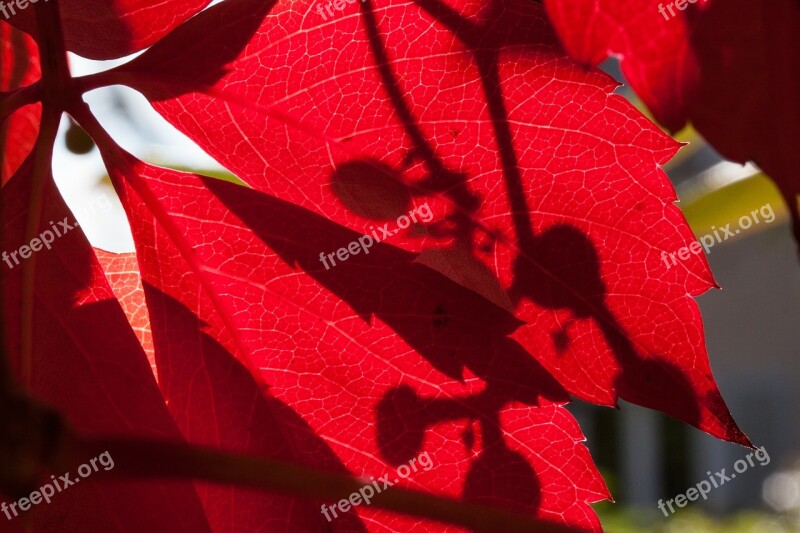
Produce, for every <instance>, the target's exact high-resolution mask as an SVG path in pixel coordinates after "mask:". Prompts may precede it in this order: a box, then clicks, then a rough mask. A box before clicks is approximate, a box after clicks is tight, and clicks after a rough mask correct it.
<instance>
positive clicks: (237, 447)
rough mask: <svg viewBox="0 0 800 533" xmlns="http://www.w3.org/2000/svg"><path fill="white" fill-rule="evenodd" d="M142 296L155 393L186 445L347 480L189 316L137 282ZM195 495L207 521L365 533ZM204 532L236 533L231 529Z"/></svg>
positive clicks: (245, 498)
mask: <svg viewBox="0 0 800 533" xmlns="http://www.w3.org/2000/svg"><path fill="white" fill-rule="evenodd" d="M144 290H145V297H146V298H147V301H148V308H149V309H150V312H151V323H152V327H153V340H154V343H155V347H156V350H155V356H156V365H157V368H158V375H159V386H160V387H161V390H162V392H163V394H164V397H165V398H167V399H168V406H169V408H170V410H171V411H172V412H173V413H174V414H175V415H176V421H177V423H178V426H179V428H180V429H181V431H182V432H183V434H184V437H185V438H186V439H187V441H188V442H190V443H192V444H200V445H209V446H214V447H217V448H221V449H224V450H226V451H232V452H237V453H245V454H249V455H254V456H259V457H265V458H270V459H278V460H283V461H287V462H292V463H295V464H300V465H303V466H309V467H313V468H317V469H320V470H325V471H330V472H336V473H342V474H349V472H348V470H347V468H345V466H344V465H343V464H342V463H341V462H340V461H339V460H338V458H337V457H336V455H335V454H334V452H333V451H332V450H331V449H330V447H329V446H328V445H327V444H326V443H325V442H324V441H323V440H322V439H321V438H320V437H319V436H317V435H316V433H315V432H314V430H313V429H312V428H311V427H310V426H308V424H306V422H305V421H304V420H303V419H302V418H301V417H300V416H299V415H298V414H297V413H296V412H295V411H294V410H293V409H292V408H291V407H289V406H288V405H286V404H285V403H283V402H282V401H280V400H278V399H277V398H275V397H274V396H272V395H271V394H270V392H269V390H265V389H264V387H263V386H262V385H260V384H259V383H257V382H256V380H255V379H254V378H253V376H252V375H251V373H250V371H249V370H248V369H247V368H246V367H245V366H244V365H243V364H242V363H241V362H239V361H238V360H237V359H236V357H235V356H234V355H233V354H231V353H230V352H229V351H228V350H227V349H226V348H225V347H223V346H222V345H220V344H219V343H218V342H217V341H216V340H214V338H212V337H211V336H210V335H208V334H207V333H205V329H206V325H205V324H204V323H203V322H202V321H201V320H200V319H198V317H197V315H195V314H194V313H193V312H192V311H190V310H189V309H188V308H186V307H185V306H184V305H183V304H182V303H180V302H179V301H177V300H175V299H174V298H172V297H171V296H169V295H167V294H165V293H164V292H162V291H160V290H159V289H158V288H156V287H154V286H152V285H150V284H147V283H145V284H144ZM187 344H188V345H187ZM209 413H213V415H212V416H209ZM198 493H199V494H200V496H201V498H203V500H204V502H205V505H206V507H207V508H206V513H207V515H208V516H209V518H210V520H214V519H217V520H219V519H220V518H221V517H223V518H222V519H223V520H224V519H225V518H228V519H232V520H235V519H236V517H242V518H249V517H250V516H252V515H257V516H261V517H262V518H263V519H264V520H265V523H267V521H270V520H273V521H274V520H278V519H280V520H286V521H287V523H290V524H292V527H293V528H297V529H300V530H303V531H319V532H323V531H347V532H350V531H364V532H366V531H367V528H366V526H365V525H364V524H363V523H362V522H361V520H360V519H359V518H358V515H357V514H356V513H343V514H342V515H341V516H340V517H339V518H338V519H337V520H336V521H335V522H333V523H328V522H327V521H326V520H325V519H324V518H323V516H322V514H320V508H319V502H313V501H309V500H304V499H302V498H297V497H292V496H285V495H278V494H265V493H262V492H260V491H251V490H244V489H237V488H236V487H226V486H215V485H206V484H198ZM234 494H236V497H235V498H234ZM345 496H346V495H342V497H345ZM287 513H288V515H287ZM211 525H212V529H217V528H227V527H232V529H234V530H236V529H237V527H236V526H235V523H234V525H233V526H231V524H230V523H227V522H226V523H217V524H214V523H213V522H212V523H211ZM239 527H243V524H240V526H239Z"/></svg>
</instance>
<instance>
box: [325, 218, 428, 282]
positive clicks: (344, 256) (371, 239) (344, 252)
mask: <svg viewBox="0 0 800 533" xmlns="http://www.w3.org/2000/svg"><path fill="white" fill-rule="evenodd" d="M417 215H419V216H420V219H421V220H422V222H430V221H431V220H432V219H433V211H431V208H430V207H429V206H428V204H427V203H425V204H422V205H420V206H418V207H417V208H415V209H412V210H411V211H409V212H408V216H406V215H400V216H399V217H397V221H396V224H397V227H398V228H400V229H406V228H407V227H408V226H410V225H411V222H414V223H417ZM370 230H372V235H362V236H361V237H359V238H358V240H355V241H353V242H351V243H350V244H348V245H347V247H345V248H339V249H338V250H336V251H335V252H331V253H329V254H326V253H325V252H320V254H319V261H320V263H322V264H323V265H324V266H325V270H330V269H331V267H335V266H336V260H335V259H334V257H336V259H338V260H339V262H340V263H342V262H344V261H347V260H348V259H349V258H350V256H351V255H358V254H359V253H361V252H364V254H366V255H368V254H369V249H370V248H372V246H373V245H375V244H376V243H379V242H381V241H382V240H383V239H385V238H389V237H391V236H392V235H395V234H396V233H397V232H398V231H399V230H397V229H395V230H391V231H390V230H389V223H388V222H387V223H386V224H384V225H383V227H381V228H377V229H374V228H373V227H372V226H370ZM378 231H380V232H381V235H380V236H378ZM328 261H330V265H329V264H328Z"/></svg>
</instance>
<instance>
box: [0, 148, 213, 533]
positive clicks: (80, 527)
mask: <svg viewBox="0 0 800 533" xmlns="http://www.w3.org/2000/svg"><path fill="white" fill-rule="evenodd" d="M31 163H32V158H29V159H28V160H27V161H26V162H25V163H24V164H23V166H22V167H21V169H20V170H19V172H18V173H17V174H16V175H15V176H14V177H13V178H12V179H11V181H9V183H8V184H7V185H6V186H5V187H3V189H2V202H3V212H2V216H3V220H2V232H3V237H4V246H6V251H7V252H8V253H9V254H11V253H12V252H16V250H17V249H18V247H20V246H22V245H23V244H30V243H29V242H25V237H24V236H25V234H26V226H27V222H28V218H29V215H28V210H29V205H30V204H31V196H30V194H31V193H30V189H31V167H32V164H31ZM65 220H66V223H67V224H68V225H70V226H71V225H72V224H74V223H75V219H74V217H73V216H72V214H71V213H70V211H69V209H68V208H67V207H66V206H65V204H64V203H63V201H62V199H61V197H60V195H59V193H58V191H57V189H56V188H55V185H54V184H53V182H52V180H51V179H48V181H47V184H46V187H45V190H44V208H43V211H42V213H41V217H39V219H38V220H36V228H37V230H36V232H35V235H39V234H40V233H41V232H44V231H47V230H50V231H52V226H53V225H55V226H56V227H57V228H62V226H61V225H60V224H59V222H62V221H65ZM8 257H10V256H8ZM15 257H16V258H17V259H19V258H20V256H19V254H17V255H16V256H15ZM34 260H35V278H34V282H33V300H34V301H33V306H32V308H33V316H32V319H33V328H32V332H31V339H30V342H31V354H30V358H26V357H24V353H23V351H22V350H23V345H24V344H25V343H24V342H23V338H22V335H23V331H22V329H21V328H22V326H21V318H20V316H21V313H22V309H23V305H22V298H23V295H24V294H25V292H24V289H23V283H24V282H23V279H24V275H23V269H24V268H26V267H27V268H31V267H32V266H33V265H32V262H33V261H34ZM9 262H10V263H11V264H12V265H13V268H9V266H8V264H6V263H5V262H4V263H0V283H1V284H2V293H3V295H4V301H3V331H4V335H5V337H6V341H7V346H6V350H5V352H6V353H7V354H8V355H9V358H10V362H11V364H12V367H13V369H14V371H15V377H16V378H17V379H18V380H19V381H20V382H21V384H22V385H23V386H25V388H26V390H27V391H28V392H30V393H31V394H33V395H34V396H35V397H36V398H38V399H39V400H41V401H43V402H45V403H46V404H48V405H51V406H55V407H57V409H58V411H59V412H60V413H61V414H62V415H63V416H64V417H65V418H66V420H67V422H68V423H69V424H70V425H71V426H72V427H73V428H74V430H75V431H77V432H78V433H79V434H80V435H83V436H128V437H142V438H155V439H163V440H172V441H177V440H180V439H181V437H180V433H179V432H178V431H177V428H176V427H175V424H174V422H173V420H172V418H171V417H170V415H169V413H168V412H167V410H166V408H165V406H164V400H163V398H162V397H161V395H160V393H159V391H158V388H157V386H156V383H155V380H154V379H153V374H152V372H151V371H150V369H149V368H148V363H147V358H146V356H145V354H144V352H143V351H142V348H141V346H140V345H139V343H138V342H137V339H136V337H135V335H134V334H133V332H132V331H131V328H130V326H129V324H128V322H127V320H126V319H125V315H124V314H123V312H122V309H121V308H120V306H119V304H118V302H117V300H116V298H115V297H114V294H113V293H112V291H111V289H110V288H109V286H108V283H107V282H106V278H105V276H104V274H103V270H102V269H101V267H100V265H99V263H98V262H97V261H96V260H95V259H94V255H93V253H92V248H91V247H90V246H89V243H88V242H87V241H86V238H85V236H84V235H83V233H82V231H81V230H80V229H79V228H77V227H76V228H74V229H72V230H70V231H69V232H68V233H66V234H64V235H63V236H62V237H60V238H58V239H56V240H54V242H53V243H52V245H51V249H49V250H48V249H47V248H42V249H41V250H40V251H39V252H37V253H35V255H34V257H31V258H29V259H27V260H24V261H22V263H21V264H20V265H16V264H15V262H14V258H13V257H11V258H10V259H9ZM109 451H110V453H111V456H112V458H113V450H109ZM62 473H63V472H58V473H57V474H59V475H60V474H62ZM104 475H105V476H106V478H104ZM111 475H113V473H111V474H110V473H108V472H105V471H104V470H102V469H101V470H100V471H99V472H98V473H95V474H94V475H93V477H92V481H91V482H90V481H86V482H84V483H82V484H80V485H74V486H72V487H69V488H68V489H65V490H64V491H63V492H60V493H58V494H57V497H55V498H53V500H52V503H51V504H49V505H45V504H41V505H39V506H37V508H36V512H35V513H26V514H25V516H24V517H18V518H14V519H13V520H14V522H13V523H10V524H6V525H7V526H9V527H22V526H23V525H25V524H30V525H33V529H34V530H36V531H116V530H118V528H119V527H120V524H125V528H126V530H129V531H147V530H154V531H162V530H165V529H166V530H172V531H208V530H209V528H208V524H207V522H206V518H205V515H204V513H203V509H202V507H201V505H200V501H199V499H198V496H197V494H196V492H195V489H194V487H193V485H192V484H191V483H190V482H157V481H153V482H146V483H145V482H120V481H114V482H111V483H109V479H108V477H110V476H111ZM70 477H75V472H72V473H71V476H70ZM86 502H92V504H91V505H87V504H86ZM3 522H6V519H5V517H4V518H3ZM6 525H4V526H3V527H6Z"/></svg>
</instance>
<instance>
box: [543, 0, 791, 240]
mask: <svg viewBox="0 0 800 533" xmlns="http://www.w3.org/2000/svg"><path fill="white" fill-rule="evenodd" d="M545 5H546V6H547V11H548V13H549V15H550V18H551V19H552V20H553V23H554V25H555V27H556V29H557V30H558V33H559V35H560V36H561V38H562V41H563V42H564V45H565V46H566V47H567V49H568V50H569V52H570V53H571V54H572V55H573V56H574V57H576V58H577V59H578V60H580V61H583V62H585V63H589V64H595V63H598V62H600V61H602V60H604V59H605V58H606V57H607V56H608V55H609V54H615V55H617V56H619V57H621V59H622V70H623V72H624V74H625V76H626V78H627V79H628V80H629V81H630V83H631V85H632V87H633V89H634V90H635V91H636V93H637V94H638V95H639V96H640V97H641V98H642V100H643V101H644V102H645V104H647V106H648V107H649V108H650V109H651V110H652V111H653V113H654V114H655V116H656V118H657V119H658V120H659V121H660V122H662V123H663V124H664V125H665V126H666V127H667V128H669V129H670V130H672V131H677V130H680V129H681V128H682V127H683V126H684V125H685V124H686V122H687V121H691V122H692V123H693V125H694V126H695V128H696V129H697V130H698V131H699V132H700V133H702V134H703V135H704V136H705V137H706V138H707V139H708V141H709V142H710V143H711V144H712V145H713V146H714V148H715V149H716V150H717V151H718V152H720V153H721V154H723V155H724V156H725V157H727V158H728V159H732V160H734V161H738V162H742V163H744V162H746V161H749V160H753V161H755V162H756V164H758V165H759V166H760V167H761V168H762V169H763V170H764V171H765V172H766V173H767V174H768V175H769V176H771V177H772V178H773V179H774V180H775V181H776V182H777V184H778V185H779V186H780V188H781V190H782V192H783V193H784V195H785V196H786V197H787V198H786V200H787V203H788V204H789V206H790V208H791V209H792V212H793V214H794V216H795V233H796V235H797V236H798V237H800V220H798V218H797V216H798V213H797V195H798V194H800V180H798V179H797V177H796V172H795V167H796V163H795V158H794V156H793V154H794V151H795V150H794V148H795V145H796V144H797V139H799V138H800V121H798V120H797V118H798V117H800V100H798V98H797V95H798V94H800V6H798V3H797V2H796V1H795V0H775V1H770V2H749V1H747V0H707V1H703V2H698V3H696V4H685V3H684V4H683V5H684V8H685V9H684V10H683V11H679V10H676V9H674V6H673V2H670V1H663V0H648V1H645V2H625V1H620V0H599V1H598V0H546V1H545ZM659 9H661V11H659ZM670 12H672V13H674V14H675V16H674V17H673V16H671V15H670Z"/></svg>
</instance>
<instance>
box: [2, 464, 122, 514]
mask: <svg viewBox="0 0 800 533" xmlns="http://www.w3.org/2000/svg"><path fill="white" fill-rule="evenodd" d="M98 463H100V466H102V467H103V470H105V471H106V472H108V471H109V470H111V469H112V468H114V459H112V457H111V454H110V453H109V452H103V453H101V454H100V455H98V456H97V457H95V458H94V459H90V460H89V462H88V463H86V464H82V465H81V466H79V467H78V476H80V477H73V478H70V475H69V472H67V473H66V474H64V475H63V476H59V477H58V478H56V476H55V475H53V476H50V481H51V482H50V483H46V484H44V485H42V486H41V487H39V488H38V489H37V490H35V491H33V492H31V494H30V496H28V497H27V498H20V499H19V500H17V501H15V502H11V503H10V504H7V503H6V502H3V503H2V504H0V511H2V512H3V514H4V515H6V519H8V520H11V519H12V518H14V517H17V516H19V513H18V512H17V507H19V509H20V511H22V512H24V511H27V510H28V509H30V508H31V507H32V506H34V505H39V504H40V503H42V501H44V502H47V503H50V501H51V499H52V498H53V496H55V495H56V494H58V493H59V492H61V491H63V490H66V489H67V488H69V487H71V486H72V485H75V484H76V483H79V482H80V481H81V479H85V478H87V477H89V476H91V475H92V474H94V473H95V472H98V471H99V470H100V469H99V468H98V466H97V464H98ZM12 515H13V516H12Z"/></svg>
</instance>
